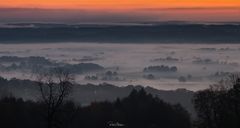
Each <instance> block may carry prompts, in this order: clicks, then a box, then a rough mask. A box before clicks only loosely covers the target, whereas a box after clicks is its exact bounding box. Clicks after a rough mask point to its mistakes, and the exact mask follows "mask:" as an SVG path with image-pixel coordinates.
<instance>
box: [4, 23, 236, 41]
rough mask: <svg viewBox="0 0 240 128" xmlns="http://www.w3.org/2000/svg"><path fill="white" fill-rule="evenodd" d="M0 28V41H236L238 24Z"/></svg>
mask: <svg viewBox="0 0 240 128" xmlns="http://www.w3.org/2000/svg"><path fill="white" fill-rule="evenodd" d="M8 25H10V26H11V27H1V28H0V43H26V42H28V43H33V42H38V43H39V42H111V43H209V42H211V43H239V42H240V36H239V35H240V24H208V25H207V24H174V23H172V24H170V23H169V24H141V25H98V24H96V25H94V24H92V25H66V24H41V23H22V24H21V23H20V24H8Z"/></svg>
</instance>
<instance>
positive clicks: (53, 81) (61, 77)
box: [37, 68, 73, 128]
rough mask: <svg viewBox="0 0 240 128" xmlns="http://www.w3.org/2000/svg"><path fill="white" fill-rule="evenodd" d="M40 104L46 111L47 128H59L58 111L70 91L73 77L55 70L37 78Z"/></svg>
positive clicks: (62, 71) (62, 70)
mask: <svg viewBox="0 0 240 128" xmlns="http://www.w3.org/2000/svg"><path fill="white" fill-rule="evenodd" d="M37 79H38V85H39V89H40V93H41V99H42V102H43V103H44V104H45V106H46V109H47V115H46V120H47V127H48V128H54V127H60V126H59V125H60V124H61V122H60V120H59V119H58V117H57V115H58V111H59V109H60V108H61V106H62V105H63V104H64V101H65V100H66V99H67V98H68V96H69V95H70V93H71V89H72V85H73V84H72V82H73V76H72V75H71V74H70V73H69V72H68V71H66V70H64V69H61V68H55V69H53V70H51V71H49V72H44V73H41V74H39V75H38V76H37Z"/></svg>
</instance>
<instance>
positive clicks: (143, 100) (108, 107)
mask: <svg viewBox="0 0 240 128" xmlns="http://www.w3.org/2000/svg"><path fill="white" fill-rule="evenodd" d="M44 106H45V104H44V103H43V102H33V101H23V100H22V99H16V98H14V97H6V98H3V99H2V100H1V101H0V113H1V117H0V122H1V126H3V127H11V128H15V127H18V128H32V127H34V128H44V127H46V125H47V124H46V123H47V122H46V121H45V119H44V116H46V109H45V107H44ZM55 121H56V122H55V123H57V124H56V125H54V126H53V127H54V128H66V127H70V128H79V127H82V128H108V127H114V126H115V125H118V126H119V127H124V128H157V127H164V128H174V127H177V128H190V127H191V121H190V117H189V114H188V112H187V111H186V110H185V109H184V108H183V107H181V105H170V104H167V103H165V102H163V101H162V100H160V99H159V98H156V97H153V96H152V95H151V94H147V93H146V92H145V91H144V89H141V90H139V91H137V90H133V91H132V92H131V93H130V95H129V96H128V97H126V98H123V99H117V100H116V101H114V102H107V101H106V102H94V103H92V104H91V105H89V106H85V107H80V106H75V105H74V103H73V102H71V101H68V102H65V103H64V104H62V106H61V107H59V108H58V112H57V113H56V118H55Z"/></svg>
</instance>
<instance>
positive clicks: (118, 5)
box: [0, 0, 240, 22]
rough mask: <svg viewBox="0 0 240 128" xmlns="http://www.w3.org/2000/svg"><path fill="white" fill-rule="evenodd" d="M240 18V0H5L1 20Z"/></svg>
mask: <svg viewBox="0 0 240 128" xmlns="http://www.w3.org/2000/svg"><path fill="white" fill-rule="evenodd" d="M170 20H174V21H212V22H225V21H227V22H240V0H2V1H1V2H0V22H27V21H29V22H30V21H32V22H38V21H39V22H41V21H42V22H135V21H136V22H137V21H170Z"/></svg>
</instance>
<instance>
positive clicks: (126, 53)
mask: <svg viewBox="0 0 240 128" xmlns="http://www.w3.org/2000/svg"><path fill="white" fill-rule="evenodd" d="M239 53H240V44H225V45H224V44H220V45H217V44H215V45H208V44H108V43H106V44H104V43H101V44H100V43H52V44H41V43H39V44H0V56H21V57H26V56H43V57H46V58H49V59H51V60H56V61H58V62H65V63H74V64H75V63H87V62H91V63H96V64H100V65H102V66H104V67H105V68H106V71H107V70H111V71H117V72H118V74H119V78H120V79H119V80H111V81H109V80H108V81H106V80H95V81H93V80H85V79H84V77H85V76H86V75H96V73H89V74H82V75H78V76H76V80H77V81H78V82H79V83H103V82H107V83H111V84H115V85H118V86H126V85H130V84H131V85H143V86H151V87H155V88H158V89H167V90H169V89H177V88H186V89H189V90H199V89H204V88H207V87H208V85H209V84H213V83H215V82H216V81H217V80H219V79H220V77H216V76H214V74H215V73H216V72H237V71H239V69H240V68H239V64H240V61H239V60H240V56H239ZM169 57H171V58H175V59H177V60H175V61H173V60H168V59H166V58H169ZM84 58H85V59H84ZM86 58H87V59H86ZM156 65H168V66H176V67H177V68H178V71H177V72H176V73H153V75H154V76H155V79H153V80H150V79H146V78H143V76H144V75H148V74H150V73H143V69H144V68H145V67H148V66H156ZM117 69H119V70H117ZM189 75H190V76H191V78H189V79H187V81H186V82H179V80H178V78H179V77H180V76H184V77H186V78H187V76H189ZM2 76H5V77H8V78H11V77H17V78H24V79H31V77H30V75H29V74H27V73H19V72H17V73H16V72H14V73H2Z"/></svg>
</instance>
